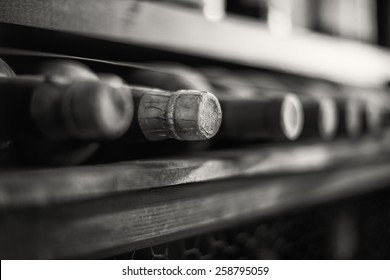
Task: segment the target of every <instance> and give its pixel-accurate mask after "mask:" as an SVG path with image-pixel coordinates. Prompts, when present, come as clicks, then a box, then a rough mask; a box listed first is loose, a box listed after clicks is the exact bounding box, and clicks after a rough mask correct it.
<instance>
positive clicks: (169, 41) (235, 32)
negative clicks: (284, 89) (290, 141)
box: [0, 0, 390, 87]
mask: <svg viewBox="0 0 390 280" xmlns="http://www.w3.org/2000/svg"><path fill="white" fill-rule="evenodd" d="M0 6H1V9H0V22H3V23H11V24H17V25H25V26H32V27H37V28H43V29H48V30H56V31H61V32H68V33H73V34H79V35H83V36H87V37H93V38H101V39H106V40H110V41H114V42H121V43H126V44H129V45H136V46H144V47H152V48H155V49H164V50H170V51H174V52H176V53H183V54H190V55H195V56H199V57H205V58H212V59H216V60H222V61H228V62H233V63H238V64H242V65H248V66H254V67H261V68H269V69H273V70H278V71H284V72H292V73H295V74H301V75H305V76H310V77H320V78H325V79H330V80H333V81H336V82H341V83H346V84H353V85H356V86H370V87H371V86H375V87H377V86H379V85H382V84H384V83H386V82H388V81H389V78H390V67H389V65H390V55H389V53H388V52H387V51H384V50H381V49H379V48H375V47H372V46H368V45H364V44H360V43H354V42H351V41H346V40H340V39H336V38H331V37H327V36H320V35H316V34H311V33H296V34H294V35H293V36H291V37H288V38H278V37H274V36H273V35H272V34H270V33H269V32H268V30H267V29H266V27H265V26H264V25H262V24H261V23H257V22H255V21H250V20H245V19H242V18H234V17H228V18H227V19H225V20H223V21H221V22H210V21H207V20H206V19H204V18H203V17H202V15H201V14H200V13H196V12H194V11H193V10H191V9H185V8H180V7H173V6H171V5H164V4H163V3H157V2H147V1H135V0H129V1H110V2H107V1H105V0H98V1H97V0H86V1H82V2H80V1H77V0H49V1H38V0H33V1H27V0H13V1H7V0H0ZM15 36H17V34H15Z"/></svg>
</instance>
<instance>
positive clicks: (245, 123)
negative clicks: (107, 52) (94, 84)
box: [129, 65, 303, 141]
mask: <svg viewBox="0 0 390 280" xmlns="http://www.w3.org/2000/svg"><path fill="white" fill-rule="evenodd" d="M160 67H161V69H162V68H163V66H162V65H160ZM168 69H169V70H171V67H170V66H168ZM145 71H146V70H142V71H141V72H142V79H141V78H140V77H141V75H136V73H132V75H130V77H129V80H130V81H132V82H133V81H135V78H134V77H137V79H136V81H137V82H138V83H140V84H143V85H149V86H150V85H154V86H158V87H161V88H165V89H167V88H170V89H178V88H191V87H197V88H199V87H203V88H212V89H213V92H215V94H216V96H217V97H218V100H219V102H220V104H221V107H222V111H223V119H222V124H221V128H220V132H219V133H218V136H217V139H216V141H221V140H222V139H231V140H245V141H246V140H258V139H277V140H279V139H289V140H295V139H296V138H298V136H299V134H300V131H301V128H302V121H303V119H302V108H301V106H300V102H299V100H297V98H296V97H295V96H294V95H293V94H290V95H278V96H272V95H269V94H254V93H253V90H254V87H247V86H246V85H245V83H244V84H243V83H242V82H241V81H239V80H237V79H236V80H234V79H233V78H232V77H228V76H227V75H226V72H227V70H224V69H211V68H208V69H200V71H199V72H196V70H188V69H186V68H183V67H178V68H176V69H175V71H174V72H175V73H177V75H172V74H171V73H170V72H169V73H168V72H167V73H165V72H154V71H149V72H148V75H146V72H145ZM171 72H172V71H171ZM221 73H222V74H221ZM203 74H205V76H206V77H207V78H209V79H210V81H211V84H210V83H208V79H207V78H206V77H205V76H204V75H203ZM217 76H219V77H224V78H226V80H222V79H221V78H219V79H218V82H216V81H217V79H216V77H217Z"/></svg>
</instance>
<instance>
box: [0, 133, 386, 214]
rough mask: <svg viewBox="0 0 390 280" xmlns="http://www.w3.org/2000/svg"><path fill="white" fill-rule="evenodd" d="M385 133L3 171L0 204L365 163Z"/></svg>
mask: <svg viewBox="0 0 390 280" xmlns="http://www.w3.org/2000/svg"><path fill="white" fill-rule="evenodd" d="M388 143H389V141H388V138H383V139H366V140H363V141H359V142H358V141H356V142H350V141H339V142H334V143H327V144H318V143H317V144H310V143H304V144H290V145H287V144H285V143H284V144H280V145H263V146H260V147H254V148H247V149H235V150H230V151H215V152H212V153H210V152H207V153H204V154H199V155H193V156H191V157H188V156H187V157H186V158H171V159H160V160H141V161H129V162H120V163H113V164H107V165H94V166H80V167H67V168H49V169H39V170H24V171H23V170H22V171H7V172H5V171H3V172H2V173H1V176H0V209H13V208H23V207H30V206H40V207H41V206H47V205H56V204H60V203H64V202H75V201H83V200H86V199H91V198H98V197H102V196H108V195H114V194H123V193H126V192H129V191H139V190H145V189H153V188H159V187H166V186H172V185H179V184H186V183H194V182H205V181H208V180H217V179H227V178H232V177H238V176H240V177H248V176H255V175H270V174H282V173H290V174H295V173H302V172H310V171H317V170H323V169H327V168H337V167H339V166H345V165H353V164H366V163H369V162H372V161H377V160H381V159H383V158H386V157H388V154H389V151H390V149H389V144H388Z"/></svg>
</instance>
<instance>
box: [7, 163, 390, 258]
mask: <svg viewBox="0 0 390 280" xmlns="http://www.w3.org/2000/svg"><path fill="white" fill-rule="evenodd" d="M389 180H390V166H389V165H388V164H380V165H371V166H368V167H361V168H355V169H344V170H339V171H336V170H334V171H328V172H317V173H310V174H302V175H289V176H275V177H272V176H269V177H264V178H250V179H245V180H244V179H236V180H230V181H220V182H208V183H202V184H200V183H198V184H189V185H186V186H177V187H170V188H162V189H155V190H149V191H140V192H134V193H127V194H123V195H117V196H112V197H106V198H104V199H99V200H92V201H86V202H82V203H74V204H66V205H61V206H56V207H47V208H42V209H25V210H23V211H19V210H17V211H6V212H1V214H0V224H1V227H0V257H1V258H2V259H10V258H27V259H30V258H45V259H47V258H83V257H87V258H91V257H107V256H109V255H114V254H119V253H124V252H126V251H130V250H134V249H138V248H142V247H146V246H152V245H156V244H159V243H161V242H167V241H170V240H174V239H177V238H183V237H187V236H191V235H194V234H197V233H201V232H205V231H210V230H212V229H216V228H223V227H225V226H227V225H228V224H233V223H237V222H239V221H240V222H242V221H245V220H247V219H254V218H260V217H264V216H267V215H270V214H276V213H281V212H283V211H286V210H288V209H292V208H296V207H297V206H301V207H302V206H307V205H311V204H318V203H322V202H326V201H330V200H334V199H340V198H343V197H347V196H351V195H356V194H361V193H364V192H369V191H373V190H376V189H379V188H383V187H387V186H388V182H389Z"/></svg>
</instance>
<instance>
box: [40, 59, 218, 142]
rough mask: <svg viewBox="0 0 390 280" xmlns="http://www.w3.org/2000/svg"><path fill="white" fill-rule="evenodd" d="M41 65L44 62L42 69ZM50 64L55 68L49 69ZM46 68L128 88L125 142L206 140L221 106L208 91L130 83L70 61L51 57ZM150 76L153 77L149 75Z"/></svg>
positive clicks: (57, 73) (119, 87) (211, 131)
mask: <svg viewBox="0 0 390 280" xmlns="http://www.w3.org/2000/svg"><path fill="white" fill-rule="evenodd" d="M63 64H64V65H65V66H66V67H65V66H64V65H63ZM70 65H71V66H70ZM45 67H46V65H45V66H44V67H43V69H45ZM53 68H54V69H57V68H58V69H59V70H58V71H53ZM50 69H51V71H50V72H48V71H47V72H45V73H46V74H51V75H53V74H55V75H56V76H61V75H62V73H67V71H69V72H71V75H72V76H73V77H76V78H80V77H82V78H84V79H96V78H100V79H101V81H102V82H104V83H106V84H109V85H110V86H112V87H113V88H116V89H118V90H125V91H126V92H128V93H129V94H130V95H131V97H132V99H133V103H134V110H135V113H134V120H133V122H132V124H131V128H130V129H129V130H128V131H127V132H126V133H125V135H124V136H123V138H125V139H126V140H127V141H129V142H132V141H145V140H146V141H159V140H165V139H176V140H185V141H194V140H206V139H209V138H211V137H213V136H214V135H215V134H216V133H217V131H218V129H219V126H220V123H221V117H222V116H221V109H220V105H219V103H218V100H217V99H216V98H215V96H214V95H212V94H211V93H208V92H205V91H200V90H179V91H175V92H170V91H166V90H160V89H155V88H150V87H138V86H130V85H126V84H125V83H124V82H123V80H122V79H121V78H120V77H118V76H116V75H114V74H109V73H100V74H98V75H96V74H95V73H93V72H92V70H90V69H88V67H86V66H82V65H80V64H71V62H66V63H63V62H62V61H55V62H52V63H51V65H50ZM63 69H65V70H66V71H64V70H63ZM69 76H70V74H68V77H69ZM150 80H151V81H153V79H152V78H151V79H150Z"/></svg>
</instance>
